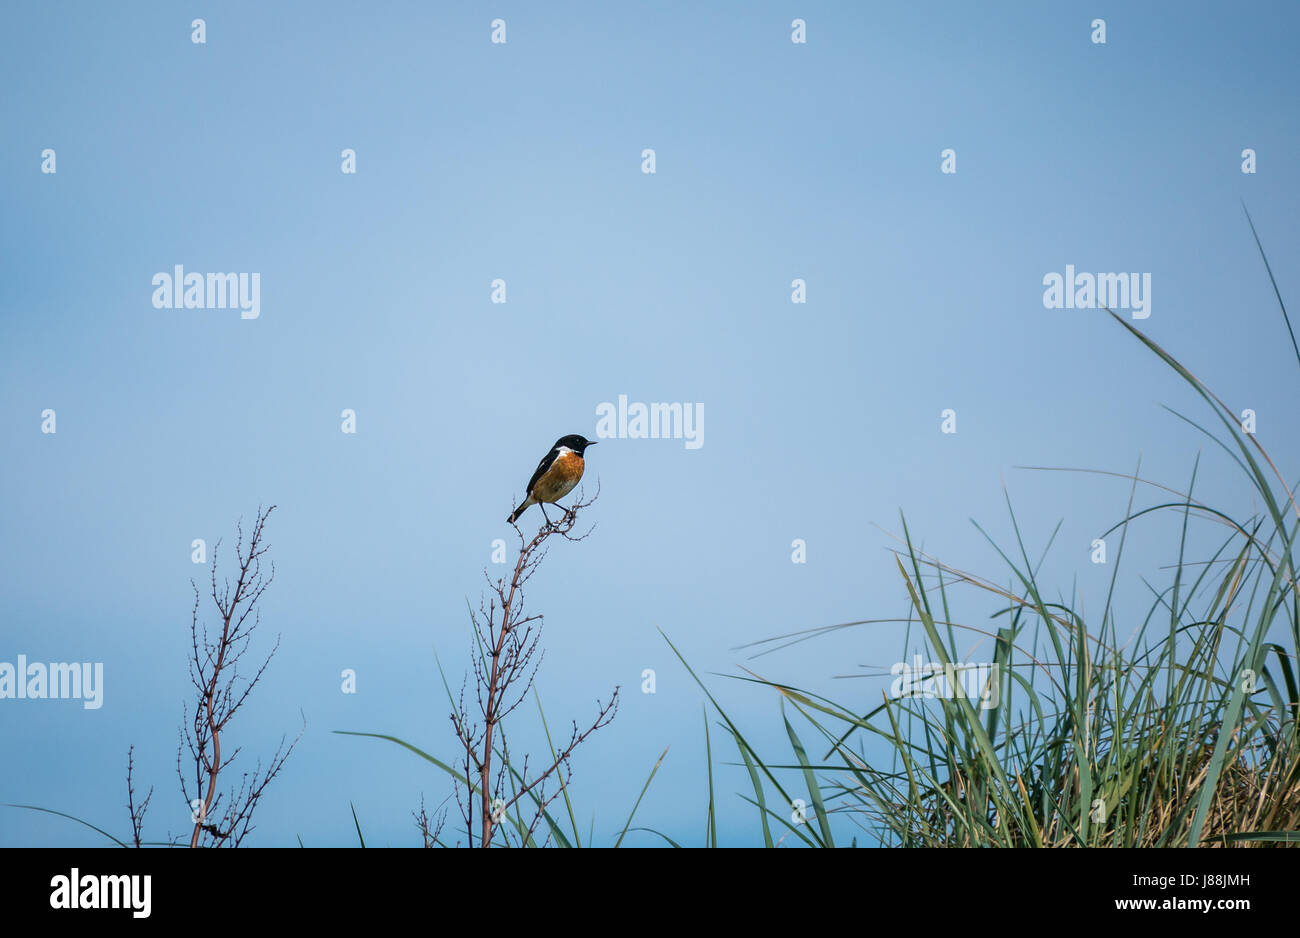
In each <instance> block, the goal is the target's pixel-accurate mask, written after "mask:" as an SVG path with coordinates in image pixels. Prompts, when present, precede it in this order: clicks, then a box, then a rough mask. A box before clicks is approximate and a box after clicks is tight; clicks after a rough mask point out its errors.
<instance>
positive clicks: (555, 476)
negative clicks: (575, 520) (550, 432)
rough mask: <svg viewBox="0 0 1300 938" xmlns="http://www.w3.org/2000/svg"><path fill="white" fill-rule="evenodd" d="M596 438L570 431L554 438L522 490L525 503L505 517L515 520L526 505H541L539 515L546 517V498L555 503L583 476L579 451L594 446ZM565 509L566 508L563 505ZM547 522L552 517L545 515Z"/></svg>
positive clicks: (511, 521) (582, 465)
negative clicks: (590, 438) (591, 438)
mask: <svg viewBox="0 0 1300 938" xmlns="http://www.w3.org/2000/svg"><path fill="white" fill-rule="evenodd" d="M595 445H596V441H595V440H588V439H586V438H584V437H581V436H578V435H577V434H576V433H571V434H569V435H568V436H562V437H560V438H559V439H558V440H556V441H555V445H554V446H552V447H551V451H550V452H549V453H547V454H546V455H545V456H543V457H542V461H541V462H539V463H538V464H537V471H536V472H534V473H533V477H532V478H531V479H529V480H528V485H527V487H526V488H525V489H524V494H525V495H527V496H528V497H527V498H525V499H524V503H523V504H522V505H520V506H519V507H518V508H516V509H515V510H514V511H513V512H511V514H510V517H509V518H507V519H506V520H507V521H508V522H510V523H511V524H514V523H515V521H516V520H518V518H519V516H520V515H522V514H523V513H524V509H525V508H527V507H528V506H529V505H541V506H542V517H544V518H546V505H545V503H546V502H551V503H555V502H557V501H559V500H560V499H561V498H563V497H564V496H566V495H568V494H569V493H570V492H572V491H573V487H574V486H575V485H577V484H578V480H579V479H581V478H582V470H583V467H584V465H585V462H584V461H583V458H582V454H583V452H584V451H585V450H586V448H587V447H588V446H595ZM566 511H567V509H566ZM546 523H547V524H550V523H551V519H550V518H546Z"/></svg>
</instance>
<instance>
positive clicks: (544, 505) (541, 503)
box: [537, 502, 551, 528]
mask: <svg viewBox="0 0 1300 938" xmlns="http://www.w3.org/2000/svg"><path fill="white" fill-rule="evenodd" d="M537 507H538V508H540V509H542V517H543V518H546V526H547V527H548V528H549V527H550V526H551V519H550V518H549V517H548V516H547V514H546V503H545V502H538V503H537Z"/></svg>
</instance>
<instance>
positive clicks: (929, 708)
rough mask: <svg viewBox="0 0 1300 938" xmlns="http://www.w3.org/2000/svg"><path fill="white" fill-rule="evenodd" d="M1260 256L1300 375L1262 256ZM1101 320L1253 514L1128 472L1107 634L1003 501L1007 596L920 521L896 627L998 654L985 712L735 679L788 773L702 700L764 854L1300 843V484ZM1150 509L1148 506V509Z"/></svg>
mask: <svg viewBox="0 0 1300 938" xmlns="http://www.w3.org/2000/svg"><path fill="white" fill-rule="evenodd" d="M1247 219H1248V220H1249V215H1247ZM1251 233H1252V235H1254V226H1253V224H1251ZM1255 243H1256V245H1257V247H1259V253H1260V256H1261V258H1263V260H1264V265H1265V269H1266V270H1267V272H1268V276H1269V280H1270V282H1271V283H1272V285H1273V289H1274V293H1275V295H1276V296H1277V300H1278V305H1279V307H1280V308H1281V312H1282V319H1283V322H1284V324H1285V326H1286V329H1287V332H1288V334H1289V336H1290V339H1291V343H1292V346H1293V348H1294V349H1295V352H1296V359H1297V362H1298V363H1300V345H1297V343H1296V339H1295V333H1294V331H1293V330H1292V328H1291V323H1290V318H1289V316H1288V315H1287V311H1286V306H1285V304H1284V303H1283V302H1282V297H1281V292H1280V290H1279V289H1278V287H1277V283H1276V281H1275V280H1274V278H1273V273H1272V270H1271V268H1270V267H1269V265H1268V259H1267V257H1266V256H1265V254H1264V250H1263V247H1262V245H1260V244H1259V239H1258V236H1256V237H1255ZM1106 312H1107V313H1109V314H1110V316H1111V317H1113V319H1114V320H1115V321H1116V322H1117V323H1119V324H1120V325H1121V326H1122V327H1123V328H1124V329H1126V330H1127V331H1128V332H1129V333H1131V334H1132V336H1133V337H1134V338H1136V339H1137V340H1138V341H1140V342H1141V343H1142V344H1143V345H1145V346H1146V348H1148V349H1149V350H1150V351H1151V352H1152V353H1153V354H1154V355H1155V356H1157V357H1158V358H1159V359H1160V360H1161V361H1162V362H1163V363H1164V365H1166V366H1168V367H1169V368H1171V369H1173V370H1174V371H1175V372H1176V373H1177V374H1178V375H1179V376H1181V378H1182V379H1183V380H1184V381H1186V382H1187V383H1188V384H1189V385H1190V386H1191V387H1192V388H1193V389H1194V390H1195V392H1196V394H1197V395H1198V396H1199V397H1200V398H1201V399H1202V400H1203V401H1204V402H1205V404H1207V405H1208V407H1209V409H1210V410H1211V412H1212V413H1213V415H1214V416H1215V417H1217V423H1216V424H1211V425H1210V426H1208V427H1207V426H1202V425H1201V424H1200V423H1197V422H1196V421H1195V420H1193V419H1191V418H1190V417H1187V416H1184V415H1182V414H1177V416H1178V417H1179V418H1181V419H1182V420H1184V421H1186V422H1187V423H1188V424H1190V425H1191V426H1192V427H1195V428H1196V429H1197V430H1198V431H1199V432H1201V433H1203V434H1204V435H1205V436H1207V437H1209V438H1210V439H1211V440H1213V442H1214V443H1215V444H1216V445H1217V446H1219V447H1221V448H1222V449H1223V450H1225V451H1226V452H1227V453H1228V454H1229V456H1230V457H1231V458H1232V459H1233V460H1234V461H1235V462H1236V464H1237V466H1238V467H1239V468H1240V471H1241V473H1240V475H1241V478H1242V480H1243V486H1244V487H1246V492H1247V493H1248V494H1249V495H1250V496H1251V497H1250V501H1251V502H1252V503H1253V504H1255V505H1256V506H1258V508H1257V511H1256V513H1255V514H1253V515H1252V516H1250V517H1245V518H1236V517H1233V516H1232V515H1231V514H1230V513H1229V512H1227V511H1224V510H1221V509H1220V508H1218V507H1215V506H1214V505H1212V504H1209V503H1207V502H1205V501H1202V500H1201V499H1200V497H1198V493H1197V491H1196V474H1197V469H1198V468H1199V460H1198V463H1197V466H1194V467H1193V470H1192V472H1191V476H1190V481H1189V482H1188V483H1187V485H1186V486H1185V488H1186V491H1180V490H1179V489H1178V487H1169V486H1164V485H1157V484H1156V483H1154V482H1151V481H1149V480H1147V479H1144V478H1142V476H1141V472H1140V464H1139V467H1138V470H1137V471H1135V472H1134V473H1132V474H1121V475H1124V477H1125V478H1127V479H1129V480H1130V486H1129V499H1128V508H1127V510H1126V511H1125V512H1124V514H1123V516H1122V517H1121V518H1120V519H1119V520H1118V523H1117V524H1116V525H1115V526H1114V527H1113V528H1112V529H1111V530H1110V531H1108V532H1106V534H1105V535H1104V536H1105V537H1110V536H1111V535H1112V534H1117V536H1118V550H1117V551H1116V552H1115V553H1116V556H1115V558H1114V561H1115V562H1114V565H1113V566H1112V572H1111V579H1110V585H1109V590H1108V592H1107V597H1106V602H1105V604H1104V606H1103V607H1102V608H1101V609H1100V611H1099V612H1098V613H1097V614H1095V615H1085V614H1084V613H1083V612H1082V611H1080V610H1079V609H1075V608H1072V607H1071V605H1069V604H1067V603H1066V602H1065V601H1063V600H1056V601H1052V600H1049V599H1048V598H1047V597H1048V596H1049V595H1052V592H1051V591H1049V590H1048V589H1047V588H1046V585H1045V584H1043V583H1041V582H1040V580H1039V578H1038V573H1037V570H1038V566H1039V563H1041V560H1040V561H1039V562H1035V560H1034V559H1032V558H1031V556H1030V553H1029V551H1028V549H1027V548H1026V545H1025V541H1024V539H1023V537H1022V536H1021V530H1020V526H1019V524H1018V523H1017V522H1016V516H1015V512H1014V510H1013V509H1012V507H1011V503H1010V500H1009V499H1008V501H1007V504H1008V511H1009V512H1010V515H1011V521H1012V530H1013V532H1014V538H1013V541H1014V542H1013V543H1012V544H1011V545H1009V546H1001V545H998V544H997V543H995V542H994V541H993V539H992V538H989V542H990V543H991V544H993V546H994V548H996V550H997V552H998V554H999V556H1000V558H1001V560H1002V562H1003V564H1004V567H1005V569H1004V570H1002V571H1000V572H999V574H998V578H997V579H993V578H987V577H983V576H979V575H976V574H973V573H969V572H966V571H963V570H960V569H957V568H955V567H952V566H949V565H948V564H945V563H943V562H942V561H940V560H938V559H937V558H935V557H933V556H931V555H929V554H927V553H925V552H923V551H921V550H919V549H918V548H917V547H916V545H915V544H914V543H913V540H912V536H911V533H910V532H909V531H908V528H907V524H906V520H905V519H904V520H903V522H902V534H901V536H900V538H899V542H900V546H899V548H898V549H897V550H896V551H895V552H894V557H895V563H896V566H897V572H898V576H899V581H900V588H901V589H903V590H905V592H906V595H907V597H908V599H909V602H910V608H909V615H908V616H907V618H906V619H904V620H901V621H903V622H905V623H906V625H907V629H906V635H905V638H904V643H905V649H904V650H905V652H906V650H907V647H908V646H907V643H908V642H909V641H912V640H914V639H913V635H914V634H915V640H917V641H919V642H920V643H921V644H922V646H923V648H924V649H925V650H926V651H927V652H928V653H929V654H930V656H931V660H932V661H934V662H935V664H936V665H937V666H942V668H944V669H948V668H957V669H960V667H961V666H962V663H963V662H962V659H961V655H960V653H959V651H958V644H959V642H958V639H959V637H962V638H965V639H967V641H966V642H965V644H966V645H967V646H969V645H970V644H971V642H970V639H971V638H972V637H977V638H983V639H984V647H987V648H990V649H991V651H992V658H991V662H990V663H991V664H992V665H993V667H992V668H991V669H990V670H989V673H988V675H987V676H986V680H985V683H984V684H983V685H982V686H979V687H975V688H973V691H974V692H973V693H971V692H970V691H969V690H965V691H964V690H963V689H962V687H963V685H962V683H961V682H960V681H952V682H951V684H952V685H954V686H953V690H954V691H955V693H951V694H950V695H949V696H947V697H945V696H944V695H943V694H939V695H933V696H931V697H924V696H915V695H914V696H892V697H891V696H890V695H882V697H883V699H882V701H881V703H880V704H879V705H878V706H875V707H874V708H873V709H871V710H870V711H869V712H866V713H861V712H855V711H854V710H853V709H852V708H849V707H846V706H843V705H841V704H838V703H836V702H834V701H832V700H829V699H827V698H826V697H823V696H820V695H816V694H813V693H809V692H806V691H802V690H799V689H798V688H795V687H791V686H789V685H785V684H780V683H777V682H775V681H772V680H768V679H765V678H763V677H760V676H759V675H757V674H754V673H753V672H750V674H749V676H745V677H741V678H739V679H740V680H744V681H752V682H756V683H758V684H761V685H764V686H766V687H769V688H772V689H774V690H775V691H776V692H777V693H778V694H779V695H780V701H781V709H782V718H783V720H784V729H785V731H786V733H787V735H788V737H789V740H790V745H791V751H792V754H793V757H794V758H793V759H787V760H782V761H780V762H777V761H773V760H770V759H769V760H765V759H764V758H762V757H760V755H759V753H758V752H757V751H755V749H754V747H753V746H751V744H750V742H749V741H748V740H747V739H746V738H745V737H744V735H742V733H741V731H740V729H739V728H738V727H737V726H736V725H735V724H734V722H733V721H732V720H731V719H730V718H729V717H728V716H727V714H726V713H725V712H724V711H723V710H722V708H721V707H720V705H719V704H718V702H717V700H716V699H715V698H714V697H713V695H712V694H711V693H710V692H709V690H708V688H707V687H705V685H704V683H703V682H702V681H700V686H701V687H702V688H703V689H704V690H705V693H706V694H708V696H709V699H710V701H711V702H712V703H713V706H714V707H715V708H716V709H717V711H718V713H719V715H720V717H721V725H722V727H723V728H724V729H725V730H726V732H727V733H728V734H729V735H730V736H731V738H732V741H733V743H734V745H735V746H736V747H737V750H738V752H739V754H740V757H741V760H740V763H737V764H738V765H739V764H743V765H744V767H745V769H746V771H747V773H748V776H749V780H750V782H751V784H752V787H753V792H754V797H753V798H752V799H749V798H746V800H749V801H751V803H752V804H753V805H754V806H755V808H756V809H757V813H758V819H759V821H760V823H761V836H762V842H763V843H764V844H766V845H768V846H772V845H773V844H774V843H776V844H780V843H783V842H784V843H786V844H798V843H802V844H805V845H807V846H834V845H835V839H834V836H833V832H834V829H836V828H838V829H841V830H842V829H843V826H844V825H843V823H840V822H844V821H847V822H850V827H854V826H856V827H860V828H861V830H862V832H863V833H864V835H865V836H867V837H869V838H871V839H872V840H874V842H876V843H880V844H883V845H889V846H918V847H930V846H961V847H974V846H1003V847H1031V846H1032V847H1058V846H1091V847H1102V846H1115V847H1188V846H1201V845H1204V846H1210V845H1216V846H1264V845H1284V844H1288V843H1290V844H1295V843H1298V842H1300V833H1297V832H1298V831H1300V739H1297V716H1300V693H1298V692H1297V687H1298V685H1300V676H1298V675H1297V650H1298V649H1300V601H1298V600H1297V593H1296V570H1295V545H1296V536H1297V532H1298V531H1300V508H1297V504H1296V498H1295V491H1296V485H1295V483H1294V482H1293V483H1291V484H1288V482H1287V480H1286V478H1285V477H1284V476H1283V474H1282V472H1281V471H1280V470H1279V469H1278V467H1277V466H1276V464H1275V463H1274V461H1273V459H1272V458H1271V457H1270V456H1269V454H1268V453H1267V452H1266V451H1265V449H1264V447H1263V446H1262V445H1261V443H1260V442H1259V440H1258V439H1256V437H1255V435H1254V434H1253V433H1247V432H1245V431H1244V430H1243V428H1242V426H1241V424H1240V423H1239V422H1238V418H1237V417H1236V415H1235V413H1234V411H1233V410H1232V409H1231V408H1230V407H1228V406H1227V405H1226V404H1225V403H1224V402H1223V401H1222V400H1220V399H1219V397H1218V396H1216V395H1215V394H1214V393H1213V392H1212V391H1211V390H1210V389H1209V388H1208V387H1206V385H1205V384H1204V383H1202V382H1201V381H1200V379H1198V378H1197V377H1196V376H1195V375H1194V374H1193V373H1192V372H1191V371H1190V370H1189V369H1188V368H1187V367H1185V366H1184V365H1183V364H1182V363H1180V362H1179V361H1178V360H1177V359H1175V358H1174V357H1173V356H1172V355H1171V354H1170V353H1169V352H1167V351H1165V350H1164V349H1163V348H1161V347H1160V346H1159V345H1157V344H1156V343H1155V342H1154V341H1152V340H1151V339H1150V338H1149V337H1148V336H1146V335H1145V334H1143V333H1142V332H1141V331H1140V330H1138V329H1136V328H1134V327H1133V326H1132V325H1131V324H1130V323H1128V322H1127V321H1125V320H1124V319H1122V318H1121V317H1120V316H1118V315H1116V314H1115V313H1114V312H1113V311H1111V310H1106ZM1174 413H1176V412H1174ZM1236 494H1238V495H1239V494H1241V493H1236ZM1148 498H1150V499H1151V501H1152V503H1150V504H1144V505H1142V506H1141V507H1138V502H1139V499H1148ZM1168 513H1173V514H1174V516H1175V518H1176V520H1177V522H1178V524H1177V529H1178V530H1179V531H1180V532H1181V534H1180V536H1179V538H1178V542H1177V544H1175V545H1171V547H1170V553H1169V556H1170V558H1171V560H1172V563H1171V564H1170V569H1171V573H1170V574H1169V577H1168V582H1164V583H1161V584H1158V585H1157V584H1153V583H1150V582H1149V581H1144V582H1146V586H1147V588H1149V589H1150V591H1151V599H1150V603H1149V605H1148V606H1147V608H1145V609H1137V610H1131V609H1125V610H1122V611H1121V610H1119V609H1116V608H1115V607H1114V605H1113V601H1114V597H1115V592H1116V581H1117V578H1118V576H1119V573H1120V567H1121V566H1122V564H1123V553H1124V543H1125V540H1126V538H1127V536H1128V534H1129V531H1130V528H1131V527H1133V526H1135V525H1140V524H1144V523H1147V522H1148V521H1150V520H1151V519H1153V518H1154V517H1158V516H1160V515H1162V514H1168ZM1202 531H1204V532H1207V533H1208V534H1212V535H1213V536H1214V537H1213V541H1212V543H1214V544H1215V545H1217V546H1216V548H1215V549H1214V550H1213V552H1212V554H1211V555H1210V556H1208V557H1207V556H1203V555H1200V554H1197V555H1195V556H1192V555H1189V549H1190V548H1189V540H1192V539H1193V535H1194V534H1200V533H1201V532H1202ZM981 533H985V532H983V529H981ZM985 536H986V537H988V535H987V533H985ZM1197 543H1199V541H1198V542H1197ZM1049 546H1050V542H1049ZM971 591H973V593H974V596H971V595H970V592H971ZM981 599H982V600H983V603H984V606H985V607H986V608H988V609H989V610H990V611H991V612H992V613H993V621H992V624H989V623H987V622H972V621H970V620H969V619H968V620H967V621H959V619H963V618H965V617H964V616H960V615H959V614H958V613H957V612H955V610H956V609H957V608H958V607H959V606H960V607H961V608H962V609H965V608H968V607H970V606H971V605H978V603H979V600H981ZM1077 605H1080V606H1081V604H1077ZM867 621H870V622H872V623H879V622H881V621H889V620H879V619H877V620H864V621H863V622H853V623H844V624H843V625H837V626H830V627H826V628H823V629H818V630H812V631H811V632H805V633H794V634H793V635H787V636H781V637H778V638H774V639H769V640H766V642H763V643H756V644H758V645H764V644H766V645H767V646H768V647H769V648H775V647H784V645H786V644H789V643H792V642H797V641H802V640H806V639H808V638H814V637H816V635H818V634H825V633H827V632H828V631H833V630H836V629H839V628H846V627H856V626H861V625H864V624H867ZM894 621H899V620H894ZM1121 629H1123V630H1124V636H1121ZM1130 633H1132V634H1130ZM675 650H676V649H674V651H675ZM679 657H680V655H679ZM683 664H686V662H685V661H684V660H683ZM687 667H688V669H689V665H687ZM691 673H692V675H693V676H696V675H695V672H694V671H691ZM948 673H949V674H952V673H960V671H957V672H952V671H949V672H948ZM696 680H697V681H699V680H700V679H699V677H698V676H696ZM994 681H996V686H995V687H994V686H991V682H994ZM790 711H794V712H795V713H796V714H797V715H798V718H796V721H795V722H792V721H791V714H790ZM799 718H801V719H799ZM796 724H798V729H797V728H796ZM881 753H884V758H881V756H880V754H881ZM710 799H712V793H711V792H710ZM801 800H806V802H807V803H808V809H807V816H806V817H805V816H803V814H801V811H800V810H799V804H800V801H801ZM792 804H793V805H795V807H796V810H795V811H794V812H792V811H791V810H790V805H792ZM831 819H835V820H836V821H837V824H836V825H832V824H831V823H830V821H831ZM774 829H775V830H776V831H779V832H780V836H779V839H777V840H775V841H774V839H773V830H774ZM756 837H757V833H756ZM756 842H757V840H756Z"/></svg>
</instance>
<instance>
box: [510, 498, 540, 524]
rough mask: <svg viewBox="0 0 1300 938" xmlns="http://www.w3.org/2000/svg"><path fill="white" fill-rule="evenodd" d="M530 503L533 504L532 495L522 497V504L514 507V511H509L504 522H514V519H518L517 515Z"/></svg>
mask: <svg viewBox="0 0 1300 938" xmlns="http://www.w3.org/2000/svg"><path fill="white" fill-rule="evenodd" d="M531 504H533V497H532V496H531V495H529V496H528V497H527V498H525V499H524V503H523V504H522V505H520V506H519V507H518V508H516V509H515V510H514V511H512V512H511V513H510V517H509V518H507V519H506V523H507V524H514V523H515V522H516V521H518V520H519V516H520V515H522V514H523V513H524V509H525V508H527V507H528V506H529V505H531Z"/></svg>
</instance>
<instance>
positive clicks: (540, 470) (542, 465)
mask: <svg viewBox="0 0 1300 938" xmlns="http://www.w3.org/2000/svg"><path fill="white" fill-rule="evenodd" d="M559 454H560V451H559V450H558V449H553V450H551V451H550V452H549V453H547V454H546V455H545V456H543V457H542V461H541V462H539V463H538V464H537V471H536V472H534V473H533V477H532V478H531V479H529V480H528V485H527V486H526V487H525V488H524V494H525V495H529V494H531V493H532V491H533V486H534V485H536V484H537V480H538V479H540V478H541V477H542V476H543V475H544V474H545V473H546V470H547V469H549V468H551V463H553V462H555V457H556V456H558V455H559Z"/></svg>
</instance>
